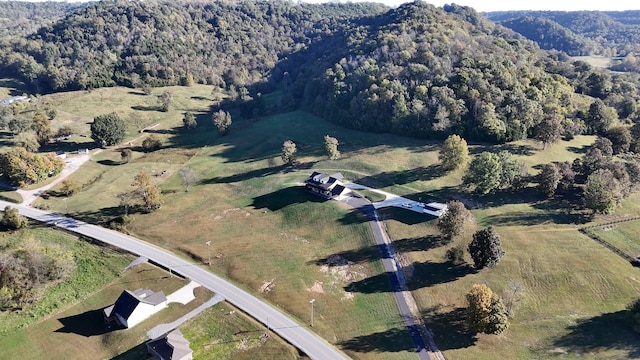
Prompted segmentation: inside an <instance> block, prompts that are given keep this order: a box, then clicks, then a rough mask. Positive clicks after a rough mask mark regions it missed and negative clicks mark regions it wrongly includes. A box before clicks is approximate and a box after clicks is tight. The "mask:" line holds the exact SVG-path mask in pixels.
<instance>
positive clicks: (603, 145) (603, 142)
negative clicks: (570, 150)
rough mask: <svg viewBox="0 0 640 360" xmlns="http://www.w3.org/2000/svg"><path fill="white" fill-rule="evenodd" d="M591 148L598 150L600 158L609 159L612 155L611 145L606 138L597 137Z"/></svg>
mask: <svg viewBox="0 0 640 360" xmlns="http://www.w3.org/2000/svg"><path fill="white" fill-rule="evenodd" d="M591 147H592V148H595V149H598V150H600V152H601V153H602V156H605V157H611V156H612V155H613V143H612V142H611V140H609V139H608V138H606V137H601V136H598V138H597V139H596V141H595V142H594V143H593V145H591Z"/></svg>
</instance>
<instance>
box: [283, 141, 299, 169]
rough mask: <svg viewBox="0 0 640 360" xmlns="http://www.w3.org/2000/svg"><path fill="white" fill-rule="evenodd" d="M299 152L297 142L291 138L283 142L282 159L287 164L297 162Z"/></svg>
mask: <svg viewBox="0 0 640 360" xmlns="http://www.w3.org/2000/svg"><path fill="white" fill-rule="evenodd" d="M297 153H298V149H297V147H296V143H294V142H293V141H291V140H287V141H285V142H284V143H283V144H282V155H281V158H282V161H284V162H285V163H287V164H290V165H291V164H293V163H295V162H296V155H297Z"/></svg>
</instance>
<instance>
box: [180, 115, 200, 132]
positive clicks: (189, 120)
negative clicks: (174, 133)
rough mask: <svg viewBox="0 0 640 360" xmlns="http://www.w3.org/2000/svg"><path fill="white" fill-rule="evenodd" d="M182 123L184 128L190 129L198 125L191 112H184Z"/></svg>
mask: <svg viewBox="0 0 640 360" xmlns="http://www.w3.org/2000/svg"><path fill="white" fill-rule="evenodd" d="M182 123H183V124H184V127H185V129H188V130H191V129H195V128H196V126H198V122H197V121H196V117H195V115H193V113H192V112H186V113H184V117H183V118H182Z"/></svg>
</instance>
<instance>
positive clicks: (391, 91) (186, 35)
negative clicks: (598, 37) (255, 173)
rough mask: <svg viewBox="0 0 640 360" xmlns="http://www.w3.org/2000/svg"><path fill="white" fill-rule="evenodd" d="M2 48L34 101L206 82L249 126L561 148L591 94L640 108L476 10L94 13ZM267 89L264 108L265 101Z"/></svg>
mask: <svg viewBox="0 0 640 360" xmlns="http://www.w3.org/2000/svg"><path fill="white" fill-rule="evenodd" d="M504 16H505V17H507V15H504ZM584 21H586V20H584ZM611 21H615V20H611ZM547 23H548V25H549V26H550V28H549V29H550V30H549V32H551V33H552V32H553V31H556V30H557V32H558V35H557V36H556V37H554V35H547V38H550V39H551V40H550V42H552V43H554V44H558V43H561V42H563V41H564V40H563V39H564V37H563V36H565V35H566V36H568V35H570V32H562V31H561V30H562V29H561V28H560V27H559V25H554V23H550V22H547ZM585 26H586V25H585ZM629 26H633V25H629ZM583 31H586V30H585V29H583ZM594 31H595V30H594ZM575 39H576V41H577V44H583V45H581V46H588V47H592V46H595V47H597V46H596V45H593V44H594V43H592V42H590V41H591V40H588V39H586V38H580V37H578V36H576V37H575ZM3 44H4V45H3V46H1V47H0V64H1V65H0V74H2V73H3V74H10V75H11V76H12V77H17V78H18V80H21V81H22V82H24V83H25V84H27V86H29V85H30V86H31V89H32V92H34V93H47V92H52V91H60V90H73V89H94V88H100V87H105V86H115V85H124V86H128V87H148V86H166V85H190V84H193V83H201V84H209V85H213V86H214V88H216V89H217V88H220V89H222V90H221V91H222V92H221V93H219V95H216V96H219V97H220V99H222V98H226V99H227V101H226V102H225V103H224V104H223V106H225V107H239V108H240V109H241V110H242V111H241V113H242V115H243V116H244V117H253V116H260V115H268V114H271V113H273V112H275V111H281V110H283V109H294V108H296V107H300V106H302V107H303V108H305V109H307V110H309V111H311V112H313V113H315V114H317V115H320V116H322V117H324V118H326V119H329V120H331V121H334V122H336V123H339V124H342V125H345V126H348V127H352V128H356V129H362V130H370V131H376V132H391V133H396V134H402V135H410V136H414V137H421V138H443V137H445V136H447V135H448V134H450V133H458V134H461V135H463V136H464V137H465V138H467V139H470V140H474V141H486V142H494V143H495V142H497V143H501V142H509V141H514V140H519V139H524V138H536V136H538V134H539V133H540V131H539V125H540V124H542V123H543V122H545V121H547V122H548V121H552V122H561V123H562V124H561V130H560V132H561V134H562V135H564V136H565V137H572V136H574V135H577V134H581V133H594V131H595V130H594V127H593V126H592V125H589V121H590V119H589V118H588V116H587V115H588V109H589V106H590V104H591V103H592V102H593V101H594V100H595V99H593V97H597V98H600V99H602V100H603V101H604V102H605V105H606V106H607V107H610V108H613V109H615V110H616V111H617V112H618V113H617V115H618V117H619V118H620V119H622V120H626V119H629V120H633V119H634V116H636V115H637V113H636V110H637V100H638V99H639V98H640V96H639V95H638V80H637V77H633V76H629V75H620V74H613V75H612V74H610V73H607V72H601V71H599V70H595V69H593V68H591V67H590V66H588V65H586V64H583V63H572V62H571V59H570V58H568V57H566V56H563V55H562V54H554V53H549V52H546V51H541V50H540V48H539V47H538V46H537V45H536V44H535V43H534V42H532V41H530V40H527V39H525V38H524V37H522V36H521V35H519V34H517V33H515V32H513V31H511V30H509V29H507V28H505V27H503V26H501V25H497V24H495V23H493V22H492V21H489V20H488V19H486V18H485V17H483V16H482V15H481V14H479V13H477V12H476V11H475V10H473V9H471V8H468V7H460V6H457V5H448V6H445V7H444V8H436V7H434V6H433V5H430V4H427V3H425V2H421V1H417V2H414V3H408V4H405V5H403V6H401V7H399V8H397V9H388V8H385V7H383V6H382V5H379V4H370V3H358V4H317V5H312V4H292V3H289V2H284V1H273V2H250V1H240V2H236V3H223V2H215V3H211V4H205V3H194V2H124V1H115V2H98V3H92V4H90V5H88V6H86V7H84V8H79V9H77V10H76V11H74V12H73V13H71V14H69V15H67V16H65V17H64V18H63V19H61V20H59V21H57V22H55V23H53V24H51V25H48V26H45V27H42V28H40V29H39V30H38V31H37V32H36V33H33V34H31V35H29V36H27V37H19V36H14V37H10V38H8V39H7V40H6V41H5V42H4V43H3ZM589 44H590V45H589ZM576 46H577V45H576ZM633 61H635V59H629V61H628V62H633ZM216 91H217V90H216ZM275 91H277V95H276V96H277V99H276V101H272V102H271V103H270V104H269V105H268V106H267V105H266V104H265V103H266V102H265V100H264V98H262V96H261V95H262V94H267V93H274V92H275ZM576 93H577V94H576ZM583 95H587V96H583ZM229 100H230V101H229ZM612 111H613V110H612Z"/></svg>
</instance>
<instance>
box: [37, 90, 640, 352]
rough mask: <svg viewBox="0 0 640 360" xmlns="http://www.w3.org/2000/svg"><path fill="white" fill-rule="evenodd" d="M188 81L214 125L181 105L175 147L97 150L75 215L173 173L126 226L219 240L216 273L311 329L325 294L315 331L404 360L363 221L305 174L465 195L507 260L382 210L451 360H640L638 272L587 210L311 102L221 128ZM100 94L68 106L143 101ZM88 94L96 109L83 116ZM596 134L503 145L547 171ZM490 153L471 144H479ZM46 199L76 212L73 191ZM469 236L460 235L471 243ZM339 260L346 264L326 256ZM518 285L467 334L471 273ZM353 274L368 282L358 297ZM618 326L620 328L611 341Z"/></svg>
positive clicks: (156, 238) (185, 97) (170, 117)
mask: <svg viewBox="0 0 640 360" xmlns="http://www.w3.org/2000/svg"><path fill="white" fill-rule="evenodd" d="M205 88H206V87H202V90H198V89H200V88H197V89H196V90H198V91H201V93H202V94H203V95H202V97H206V96H208V93H209V91H207V89H205ZM156 90H158V91H160V90H159V89H156ZM181 90H182V89H179V88H176V90H175V93H174V98H176V103H177V104H191V105H188V106H187V105H181V106H180V107H179V108H181V109H185V108H188V107H189V106H192V107H191V109H192V110H193V111H197V112H199V113H200V114H202V117H203V118H204V119H205V120H203V121H201V122H199V126H198V129H197V130H196V131H194V132H185V131H183V130H181V129H180V126H181V115H180V113H179V111H178V110H171V111H170V112H169V113H167V114H165V115H166V117H165V118H163V119H161V121H160V125H158V127H157V128H154V130H155V129H160V130H162V131H158V132H159V133H160V135H161V136H162V138H163V141H165V144H166V146H167V148H165V149H163V150H160V151H157V152H154V153H142V152H138V151H136V152H134V159H133V160H132V161H131V162H130V163H128V164H122V165H121V164H120V161H119V154H118V152H114V151H110V150H106V151H103V152H102V153H100V154H98V155H97V156H96V157H95V158H94V159H93V160H92V161H91V162H90V163H88V164H87V165H85V166H84V167H83V168H82V169H80V171H78V172H77V173H75V174H73V175H72V177H71V179H72V180H73V181H75V182H76V183H78V184H83V185H85V186H84V189H83V190H82V191H81V192H79V193H78V194H76V195H74V196H72V197H69V199H68V200H67V206H68V211H69V212H71V213H73V214H75V216H77V217H80V218H84V219H87V220H90V221H97V222H102V223H107V222H108V221H109V220H110V219H112V218H113V217H114V216H118V215H120V214H121V213H122V210H121V209H120V208H119V206H118V204H119V200H118V199H117V197H116V195H117V194H118V193H119V192H122V191H125V190H128V188H129V184H130V183H131V181H132V179H133V176H134V175H135V174H136V173H137V172H138V171H140V170H146V171H149V172H150V173H156V174H157V173H159V172H161V171H162V170H167V174H166V175H163V176H157V177H155V178H154V179H155V181H156V182H157V183H158V185H159V186H160V188H161V189H162V191H163V193H164V200H165V202H164V205H163V206H162V208H161V209H159V210H158V211H156V212H153V213H151V214H134V215H133V216H134V220H133V222H132V223H131V224H129V225H128V226H127V227H126V231H128V232H129V233H131V234H133V235H135V236H139V237H141V238H143V239H145V240H147V241H150V242H152V243H155V244H158V245H160V246H162V247H165V248H168V249H172V250H173V251H175V252H177V253H179V254H182V255H183V256H185V257H190V258H192V259H193V260H194V261H197V262H204V261H206V257H207V246H206V245H205V243H206V242H207V241H212V246H211V250H212V262H213V264H212V270H213V271H215V272H216V273H218V274H221V275H223V276H226V277H228V278H230V279H232V280H233V281H235V282H236V283H238V284H240V285H241V286H243V287H245V288H246V289H248V290H249V291H252V292H254V293H256V294H257V295H259V296H261V297H263V298H264V299H265V300H267V301H269V302H272V303H274V304H277V305H278V306H279V307H280V308H282V309H283V310H284V311H286V312H288V313H290V314H292V315H294V316H295V317H297V318H298V319H299V320H300V322H301V324H305V323H307V322H308V321H309V310H310V309H309V300H311V299H316V302H315V321H314V325H315V326H314V328H313V330H314V331H316V332H318V333H319V334H320V335H321V336H323V337H324V338H325V339H327V340H328V341H329V342H331V343H334V344H337V345H338V346H339V347H341V348H342V349H343V350H345V351H346V352H347V353H348V354H349V355H351V356H353V357H354V358H358V359H390V358H391V359H403V358H413V357H414V356H415V355H414V354H413V351H412V345H411V342H410V339H409V337H408V334H407V332H406V330H405V329H404V326H403V324H402V322H401V319H400V318H399V316H398V311H397V308H396V304H395V301H394V299H393V298H392V296H391V293H390V292H389V286H388V283H387V278H386V276H385V275H384V272H383V269H382V266H381V264H380V262H379V261H378V259H379V254H378V253H377V248H376V247H375V246H374V245H373V242H372V236H371V233H370V230H369V228H368V226H367V225H366V224H365V223H364V219H363V217H362V216H361V215H359V214H358V213H355V212H353V211H352V210H351V209H349V208H347V207H345V206H343V205H341V204H339V203H337V202H325V201H321V200H320V199H318V198H315V197H313V196H311V195H308V194H306V193H305V192H303V191H301V189H300V188H299V187H298V186H297V184H299V183H300V182H302V181H303V180H304V179H305V178H306V177H307V176H308V175H309V174H310V173H311V171H312V170H317V171H323V172H327V173H332V172H337V171H340V172H342V173H343V174H344V175H345V177H346V178H347V179H348V180H351V181H354V182H359V183H362V184H365V185H370V186H374V187H378V188H381V189H384V190H387V191H391V192H394V193H397V194H399V195H406V196H408V197H411V198H414V199H416V200H422V201H427V200H439V201H446V200H449V199H454V198H459V199H462V200H464V201H465V202H467V203H468V204H472V205H473V206H474V210H473V213H474V215H475V216H476V218H477V222H478V227H480V226H486V225H494V226H496V227H497V229H498V232H499V233H500V234H501V235H502V237H503V243H504V247H505V249H506V251H507V255H506V256H505V258H504V260H503V261H502V262H501V264H500V265H499V266H497V267H496V268H493V269H489V270H483V271H482V272H479V273H476V272H475V271H473V269H472V268H470V267H468V266H458V267H455V266H451V265H450V264H448V263H446V262H445V261H444V252H445V250H446V248H447V247H448V245H443V244H440V243H439V241H438V239H437V237H436V236H435V234H436V229H435V221H433V220H430V219H425V218H424V217H421V216H419V215H417V214H407V213H406V212H404V211H402V210H395V211H383V212H382V215H383V217H384V218H385V221H386V223H387V227H388V229H389V232H390V235H391V237H392V238H393V239H395V241H396V247H397V248H398V249H399V250H400V251H402V252H403V253H404V254H405V256H406V258H407V259H408V261H409V262H410V263H413V274H414V277H413V280H412V282H411V283H410V287H411V289H412V290H413V294H414V296H415V297H416V299H417V301H418V303H419V306H420V307H421V310H422V311H423V313H424V317H425V321H426V323H427V324H428V326H429V327H430V328H431V329H432V330H433V332H434V334H435V337H436V342H437V343H438V345H439V346H440V348H441V349H442V350H443V351H444V354H445V356H446V357H447V358H448V359H494V358H500V357H502V358H509V359H511V358H514V359H515V358H521V359H528V358H552V357H557V356H562V357H564V358H578V357H580V356H583V357H585V358H601V357H604V358H627V357H633V356H638V346H637V344H638V342H637V341H640V340H638V336H637V335H632V334H630V333H628V332H626V330H625V328H624V327H621V326H615V324H614V323H615V320H618V318H619V314H620V313H619V312H620V311H621V310H622V309H624V308H625V306H626V305H627V304H628V303H629V302H630V301H631V300H632V299H633V298H634V297H637V296H638V290H639V289H640V284H639V283H638V281H637V280H635V279H636V278H637V273H636V272H637V269H634V268H632V267H630V266H629V264H628V263H626V262H624V261H623V260H622V259H621V258H619V257H618V256H617V255H615V254H613V253H611V252H610V251H608V250H607V249H606V248H603V247H602V246H600V245H598V244H597V243H595V242H594V241H593V240H591V239H589V238H588V237H586V236H583V235H582V234H580V233H579V232H578V231H577V228H578V226H581V225H583V224H584V223H585V221H586V216H585V215H586V214H584V213H583V212H581V211H575V210H571V209H566V204H563V203H562V202H561V201H554V200H544V199H542V198H541V197H539V196H538V195H537V194H536V193H535V191H534V190H533V189H528V190H526V191H524V192H523V193H519V194H517V195H516V196H514V195H511V194H497V195H494V196H488V197H476V196H473V195H470V194H468V193H466V192H465V191H464V189H461V187H460V186H461V177H462V175H463V174H462V173H443V172H442V170H441V169H440V167H439V166H438V164H437V155H438V148H439V145H438V143H437V142H428V141H423V140H417V139H409V138H404V137H398V136H391V135H381V134H370V133H364V132H358V131H353V130H348V129H344V128H341V127H338V126H335V125H333V124H330V123H327V122H325V121H323V120H321V119H319V118H316V117H312V116H310V115H308V114H306V113H304V112H299V111H298V112H291V113H286V114H280V115H277V116H271V117H266V118H260V119H252V120H240V119H234V124H233V125H232V127H231V132H230V134H229V135H228V136H225V137H219V136H218V135H217V134H216V132H215V129H214V128H213V126H212V125H211V123H210V119H208V116H207V115H205V114H206V111H207V109H206V106H208V102H207V101H204V100H196V99H193V98H192V95H191V93H189V92H186V91H185V92H184V93H181V92H180V91H181ZM100 91H102V92H103V94H102V99H103V100H102V102H101V103H98V100H99V99H100V97H99V96H97V95H96V94H95V92H93V93H86V94H85V93H83V94H75V96H74V95H72V94H69V95H65V96H68V97H67V98H65V99H66V100H65V101H66V102H61V106H64V107H65V108H66V109H67V110H66V111H68V113H69V114H72V115H75V114H76V113H77V114H78V116H90V115H87V114H89V113H90V112H93V113H100V111H98V110H96V108H99V107H100V106H101V105H102V106H104V107H105V108H110V107H114V108H116V107H119V106H124V107H126V106H125V105H121V104H120V103H118V104H113V105H112V104H111V103H107V101H106V100H104V99H113V100H110V101H120V102H122V103H125V102H126V103H127V104H131V103H132V100H131V98H133V99H141V98H144V97H143V96H142V95H133V94H127V92H128V91H130V90H129V89H120V88H114V89H101V90H100ZM192 91H193V90H192ZM85 96H92V97H93V100H91V101H89V99H87V100H85V99H84V97H85ZM181 97H182V98H181ZM92 101H93V102H92ZM138 101H142V100H138ZM85 103H87V104H90V106H89V108H87V109H82V110H81V109H80V108H81V105H80V104H85ZM127 106H129V107H131V106H135V105H127ZM144 106H151V105H150V104H147V105H144ZM123 111H124V110H123ZM135 111H140V110H135ZM180 111H182V110H180ZM150 113H153V114H156V112H151V111H150ZM83 114H84V115H83ZM154 121H157V120H155V119H154V120H150V119H149V120H144V121H142V123H141V124H150V123H153V122H154ZM133 128H135V127H132V129H133ZM326 134H328V135H331V136H334V137H337V138H338V140H339V141H340V144H341V145H340V151H341V152H342V158H341V159H339V160H334V161H330V160H327V159H326V157H325V156H324V153H323V144H322V141H323V136H324V135H326ZM131 136H133V134H132V135H131ZM287 139H291V140H293V141H294V142H296V144H297V145H298V149H299V154H298V155H299V156H298V159H299V161H300V164H299V165H298V166H297V167H296V168H293V169H289V168H286V167H284V166H283V164H282V161H281V160H280V157H279V156H280V152H281V146H282V142H283V141H285V140H287ZM593 140H594V139H593V137H587V136H578V137H576V138H575V139H574V140H572V141H570V142H560V143H558V144H554V145H551V146H548V147H547V149H546V150H544V151H542V146H541V145H540V144H539V143H535V142H531V141H522V142H516V143H513V144H508V145H505V146H503V147H502V148H504V149H507V150H510V151H512V152H513V153H514V154H515V155H516V156H517V157H518V158H519V159H520V160H521V161H523V162H525V163H526V164H527V165H528V166H530V168H531V171H532V173H535V172H536V171H537V169H538V166H539V165H540V164H543V163H547V162H550V161H572V160H573V159H574V158H576V157H578V156H580V155H581V154H582V152H583V151H584V149H585V147H586V146H588V145H589V144H590V143H591V142H592V141H593ZM134 146H135V144H134ZM485 149H487V148H485V147H484V146H472V148H471V151H472V152H473V153H477V152H480V151H483V150H485ZM183 166H189V167H191V168H192V169H193V170H194V171H195V173H196V174H197V175H198V177H199V178H200V182H199V184H197V185H195V186H192V187H191V188H190V191H189V192H185V190H184V188H183V187H182V186H181V184H180V176H179V174H178V171H179V169H180V168H181V167H183ZM54 190H55V189H54ZM638 199H639V197H638V196H637V195H636V196H634V197H633V198H631V199H629V200H627V201H625V202H624V204H623V207H622V208H621V209H619V210H618V211H617V213H616V216H625V215H628V214H631V215H637V214H638V213H640V209H639V208H638V206H639V205H637V204H638V201H637V200H638ZM38 204H39V206H44V207H47V208H51V209H53V210H56V211H65V210H66V209H65V204H64V202H63V201H62V199H61V198H56V197H50V198H49V199H48V200H39V201H38ZM469 237H470V234H467V236H466V237H465V238H464V239H461V240H458V241H459V242H460V243H461V244H462V245H463V246H464V245H465V244H466V242H468V241H469ZM331 255H338V256H339V257H338V259H346V260H347V261H349V263H347V265H343V266H335V264H334V263H332V266H328V264H327V260H328V259H330V256H331ZM331 259H333V260H335V259H336V257H332V258H331ZM468 260H469V259H468ZM512 280H514V281H518V282H520V283H522V284H523V285H524V287H525V296H524V299H523V301H522V305H521V308H520V310H519V311H518V312H517V313H516V316H515V318H514V319H512V321H511V327H510V328H509V330H508V331H507V332H506V333H505V334H504V335H501V336H484V335H480V336H475V335H473V334H469V333H468V332H467V330H466V327H465V326H464V322H463V318H464V311H463V309H462V307H463V306H465V300H464V295H465V294H466V293H467V292H468V291H469V289H470V288H471V286H472V285H473V283H476V282H483V283H487V284H488V285H489V286H490V287H491V288H492V289H494V291H496V292H498V293H502V291H503V290H504V289H505V288H506V287H507V284H508V283H509V282H510V281H512ZM353 284H356V285H360V286H356V287H355V289H357V291H352V290H354V288H353V287H352V285H353ZM607 331H608V332H611V333H612V334H614V335H612V336H605V335H606V334H605V332H607ZM612 337H614V338H615V339H614V340H612ZM585 339H594V340H592V341H587V340H585ZM634 341H636V342H634Z"/></svg>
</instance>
